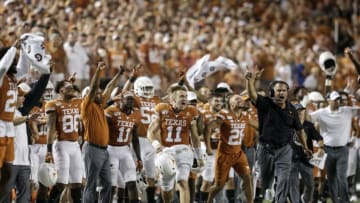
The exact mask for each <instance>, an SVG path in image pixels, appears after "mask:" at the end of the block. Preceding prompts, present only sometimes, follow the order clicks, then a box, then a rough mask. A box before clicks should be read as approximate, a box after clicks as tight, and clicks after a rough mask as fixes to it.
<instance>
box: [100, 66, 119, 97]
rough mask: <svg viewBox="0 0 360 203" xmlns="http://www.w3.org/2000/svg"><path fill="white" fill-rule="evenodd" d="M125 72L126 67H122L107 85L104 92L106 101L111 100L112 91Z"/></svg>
mask: <svg viewBox="0 0 360 203" xmlns="http://www.w3.org/2000/svg"><path fill="white" fill-rule="evenodd" d="M123 73H124V68H123V67H120V70H119V72H118V73H116V75H115V77H114V78H113V79H112V80H111V81H110V82H109V83H108V84H107V85H106V87H105V90H104V93H103V100H104V101H105V102H106V101H108V100H109V98H110V95H111V92H112V91H113V90H114V88H115V87H116V86H117V85H118V84H119V81H120V76H121V75H122V74H123Z"/></svg>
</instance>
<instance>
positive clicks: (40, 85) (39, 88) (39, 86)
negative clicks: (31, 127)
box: [19, 74, 50, 115]
mask: <svg viewBox="0 0 360 203" xmlns="http://www.w3.org/2000/svg"><path fill="white" fill-rule="evenodd" d="M49 79H50V74H43V75H41V77H40V79H39V80H38V81H37V82H36V83H35V84H34V86H33V88H31V90H30V92H29V93H28V94H27V95H26V96H25V101H24V105H23V107H21V108H20V109H19V111H20V112H21V113H22V115H28V114H29V112H30V111H31V109H32V108H33V107H34V106H35V105H36V104H37V103H38V102H39V100H40V98H41V96H42V95H43V93H44V91H45V88H46V85H47V83H48V82H49Z"/></svg>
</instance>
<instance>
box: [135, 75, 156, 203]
mask: <svg viewBox="0 0 360 203" xmlns="http://www.w3.org/2000/svg"><path fill="white" fill-rule="evenodd" d="M134 92H135V107H136V108H138V109H139V110H140V113H141V119H140V123H139V130H138V132H139V141H140V149H141V158H142V160H143V162H144V169H145V176H146V181H147V184H148V188H147V189H146V194H147V201H148V202H149V203H154V202H155V198H154V197H155V191H156V186H155V154H156V153H155V149H154V147H153V146H152V145H151V142H150V141H149V139H147V137H146V132H147V129H148V128H149V125H150V123H151V121H152V120H153V118H154V114H155V111H154V109H155V106H156V105H157V104H158V103H159V102H160V99H159V98H158V97H157V96H155V95H154V92H155V89H154V84H153V82H152V81H151V79H150V78H148V77H146V76H142V77H139V78H137V79H136V81H135V83H134Z"/></svg>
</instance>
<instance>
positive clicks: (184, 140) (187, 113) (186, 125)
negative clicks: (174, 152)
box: [155, 103, 199, 147]
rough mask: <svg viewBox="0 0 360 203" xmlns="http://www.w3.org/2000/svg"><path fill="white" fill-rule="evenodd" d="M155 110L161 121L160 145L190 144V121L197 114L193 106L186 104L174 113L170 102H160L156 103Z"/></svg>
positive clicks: (195, 117)
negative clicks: (182, 108)
mask: <svg viewBox="0 0 360 203" xmlns="http://www.w3.org/2000/svg"><path fill="white" fill-rule="evenodd" d="M155 112H156V113H157V115H158V117H159V119H160V122H161V127H160V129H161V145H162V146H164V147H171V146H174V145H179V144H185V145H189V144H190V133H191V132H190V131H191V122H192V121H193V120H196V119H197V118H198V116H199V112H198V111H197V109H196V108H195V107H193V106H190V105H188V106H186V107H185V109H184V110H182V111H180V112H179V113H175V112H174V109H173V108H172V106H171V105H170V104H167V103H160V104H158V105H156V107H155Z"/></svg>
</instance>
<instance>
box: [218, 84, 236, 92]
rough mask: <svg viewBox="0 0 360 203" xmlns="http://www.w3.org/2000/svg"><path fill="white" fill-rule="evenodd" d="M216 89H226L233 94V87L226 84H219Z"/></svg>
mask: <svg viewBox="0 0 360 203" xmlns="http://www.w3.org/2000/svg"><path fill="white" fill-rule="evenodd" d="M216 88H224V89H227V90H228V91H229V92H232V89H231V87H230V86H229V84H227V83H226V82H221V83H219V84H217V86H216Z"/></svg>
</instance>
